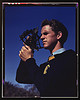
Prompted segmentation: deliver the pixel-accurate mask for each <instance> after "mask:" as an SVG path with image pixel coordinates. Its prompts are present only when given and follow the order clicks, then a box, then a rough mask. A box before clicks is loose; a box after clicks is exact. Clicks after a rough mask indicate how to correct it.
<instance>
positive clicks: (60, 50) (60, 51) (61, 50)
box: [52, 48, 66, 55]
mask: <svg viewBox="0 0 80 100" xmlns="http://www.w3.org/2000/svg"><path fill="white" fill-rule="evenodd" d="M64 51H66V49H65V48H61V49H58V50H57V51H55V52H53V53H52V55H56V54H60V53H63V52H64Z"/></svg>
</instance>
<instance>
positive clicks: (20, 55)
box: [19, 51, 25, 59]
mask: <svg viewBox="0 0 80 100" xmlns="http://www.w3.org/2000/svg"><path fill="white" fill-rule="evenodd" d="M19 57H20V58H23V59H25V57H24V55H23V54H22V53H21V51H20V53H19Z"/></svg>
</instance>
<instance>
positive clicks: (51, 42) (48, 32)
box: [41, 25, 57, 50]
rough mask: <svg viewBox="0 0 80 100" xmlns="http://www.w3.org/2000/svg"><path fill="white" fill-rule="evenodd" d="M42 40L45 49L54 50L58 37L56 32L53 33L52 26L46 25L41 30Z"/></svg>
mask: <svg viewBox="0 0 80 100" xmlns="http://www.w3.org/2000/svg"><path fill="white" fill-rule="evenodd" d="M41 40H42V42H43V46H44V48H45V49H49V50H51V49H53V48H54V46H55V44H56V42H57V36H56V34H55V32H54V31H52V29H51V27H50V25H45V26H43V27H42V29H41Z"/></svg>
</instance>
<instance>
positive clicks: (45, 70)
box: [43, 65, 50, 74]
mask: <svg viewBox="0 0 80 100" xmlns="http://www.w3.org/2000/svg"><path fill="white" fill-rule="evenodd" d="M48 68H50V65H47V66H46V67H45V69H44V73H43V74H46V73H47V69H48Z"/></svg>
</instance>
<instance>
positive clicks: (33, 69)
mask: <svg viewBox="0 0 80 100" xmlns="http://www.w3.org/2000/svg"><path fill="white" fill-rule="evenodd" d="M38 71H39V67H38V66H37V64H36V63H35V59H34V58H29V59H28V60H26V62H24V61H22V60H21V61H20V64H19V67H18V69H17V72H16V81H17V82H19V83H24V84H34V81H35V77H36V74H37V73H38Z"/></svg>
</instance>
